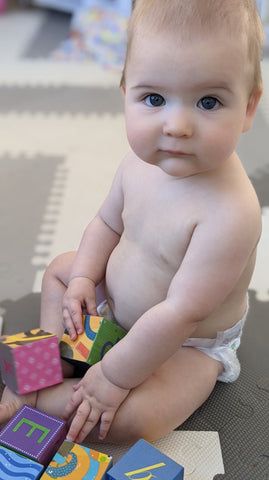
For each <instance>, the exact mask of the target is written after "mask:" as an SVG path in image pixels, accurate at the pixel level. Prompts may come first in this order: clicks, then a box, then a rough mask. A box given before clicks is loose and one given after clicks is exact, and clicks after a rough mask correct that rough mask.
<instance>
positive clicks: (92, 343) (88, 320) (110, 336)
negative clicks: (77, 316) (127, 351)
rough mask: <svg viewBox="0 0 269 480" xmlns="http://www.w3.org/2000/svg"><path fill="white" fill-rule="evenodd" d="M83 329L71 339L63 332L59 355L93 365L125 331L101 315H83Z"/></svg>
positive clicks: (72, 361) (78, 362)
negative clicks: (74, 338) (73, 339)
mask: <svg viewBox="0 0 269 480" xmlns="http://www.w3.org/2000/svg"><path fill="white" fill-rule="evenodd" d="M83 323H84V331H83V333H82V334H80V335H78V336H77V338H76V340H75V341H72V340H71V339H70V337H69V335H68V334H67V333H64V334H63V336H62V339H61V342H60V352H61V357H62V358H64V359H65V360H67V361H69V362H70V363H73V364H83V363H84V364H85V363H86V364H87V365H94V364H95V363H97V362H99V361H100V360H102V358H103V356H104V355H105V354H106V352H107V351H108V350H109V349H110V348H111V347H113V346H114V345H115V344H116V343H117V342H119V340H121V339H122V338H123V337H124V336H125V335H126V332H125V331H124V330H123V329H122V328H120V327H119V326H118V325H117V324H116V323H115V322H113V321H109V320H106V319H105V318H103V317H95V316H92V315H83Z"/></svg>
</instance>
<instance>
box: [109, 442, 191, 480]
mask: <svg viewBox="0 0 269 480" xmlns="http://www.w3.org/2000/svg"><path fill="white" fill-rule="evenodd" d="M150 478H154V480H183V478H184V468H183V467H182V466H181V465H179V464H178V463H176V462H174V460H171V458H169V457H167V456H166V455H164V454H163V453H161V452H160V451H159V450H157V449H156V448H154V447H153V446H152V445H150V443H148V442H145V440H142V439H141V440H138V442H137V443H136V444H135V445H134V446H133V447H132V448H131V449H130V450H129V451H128V452H127V453H126V454H125V455H123V457H122V458H121V459H120V460H119V461H118V462H117V463H116V465H114V467H112V468H111V469H110V470H109V471H108V473H107V480H137V479H141V480H148V479H150Z"/></svg>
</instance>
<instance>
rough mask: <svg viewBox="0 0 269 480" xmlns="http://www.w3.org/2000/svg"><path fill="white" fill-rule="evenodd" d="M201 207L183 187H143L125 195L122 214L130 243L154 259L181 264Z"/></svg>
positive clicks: (176, 265)
mask: <svg viewBox="0 0 269 480" xmlns="http://www.w3.org/2000/svg"><path fill="white" fill-rule="evenodd" d="M200 209H201V207H199V206H197V205H195V202H194V201H191V199H190V198H189V195H188V194H187V193H185V194H184V192H181V191H180V190H179V191H178V192H177V191H173V190H170V191H169V190H168V191H164V190H163V189H161V188H159V189H158V188H152V186H151V188H150V189H148V190H147V189H146V188H144V189H143V188H142V189H141V188H140V189H139V192H136V195H135V196H134V194H133V192H128V193H127V194H126V195H125V202H124V210H123V214H122V219H123V224H124V233H123V236H124V237H125V238H126V239H127V240H128V243H129V245H130V244H133V245H135V248H139V249H140V250H141V251H142V252H143V253H144V254H145V255H148V256H149V258H152V259H154V261H155V262H161V263H163V262H164V263H165V264H168V265H169V264H170V265H171V266H172V265H173V266H175V267H176V268H178V266H179V264H180V263H181V261H182V259H183V258H184V255H185V253H186V251H187V248H188V245H189V243H190V240H191V237H192V234H193V231H194V229H195V227H196V225H197V223H198V222H199V216H200V213H199V212H200Z"/></svg>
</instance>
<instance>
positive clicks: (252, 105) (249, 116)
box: [242, 90, 262, 133]
mask: <svg viewBox="0 0 269 480" xmlns="http://www.w3.org/2000/svg"><path fill="white" fill-rule="evenodd" d="M261 95H262V90H259V91H258V92H255V93H252V94H251V96H250V98H249V101H248V104H247V110H246V118H245V122H244V125H243V129H242V132H243V133H244V132H247V131H248V130H249V129H250V127H251V125H252V122H253V120H254V117H255V113H256V110H257V107H258V104H259V101H260V98H261Z"/></svg>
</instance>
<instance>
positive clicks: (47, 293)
mask: <svg viewBox="0 0 269 480" xmlns="http://www.w3.org/2000/svg"><path fill="white" fill-rule="evenodd" d="M75 254H76V252H68V253H64V254H62V255H59V256H58V257H56V258H55V260H53V261H52V262H51V264H50V265H49V266H48V268H47V270H46V272H45V274H44V277H43V282H42V294H41V313H40V328H42V329H43V330H45V331H47V332H50V333H54V334H55V335H57V336H58V338H59V339H61V337H62V335H63V333H64V327H63V310H62V301H63V296H64V293H65V291H66V286H67V284H68V281H69V273H70V269H71V266H72V263H73V261H74V258H75Z"/></svg>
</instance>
